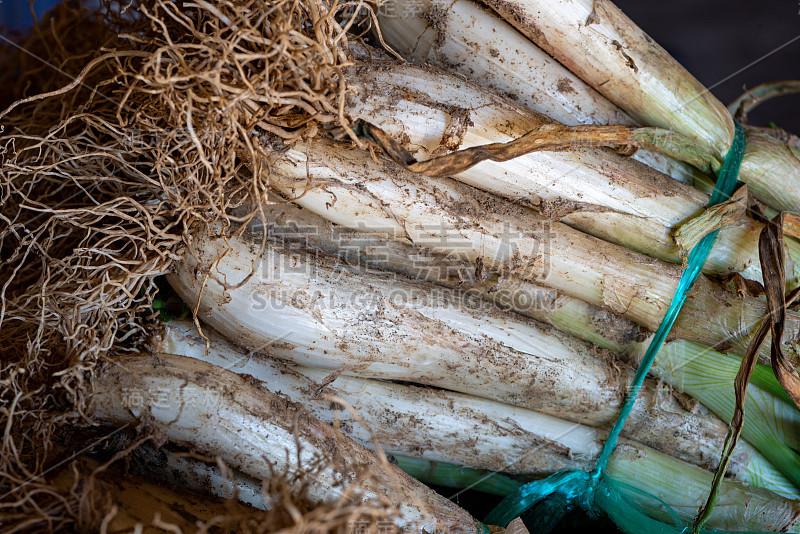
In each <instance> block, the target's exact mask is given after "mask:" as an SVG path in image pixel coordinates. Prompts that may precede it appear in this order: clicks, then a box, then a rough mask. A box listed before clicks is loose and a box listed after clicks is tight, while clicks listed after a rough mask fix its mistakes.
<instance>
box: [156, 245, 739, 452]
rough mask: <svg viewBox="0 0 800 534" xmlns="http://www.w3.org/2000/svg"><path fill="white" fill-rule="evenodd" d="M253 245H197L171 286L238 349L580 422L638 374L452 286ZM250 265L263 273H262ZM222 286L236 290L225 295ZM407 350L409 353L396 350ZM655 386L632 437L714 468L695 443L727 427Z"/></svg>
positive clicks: (646, 393) (589, 421)
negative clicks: (674, 402) (665, 399)
mask: <svg viewBox="0 0 800 534" xmlns="http://www.w3.org/2000/svg"><path fill="white" fill-rule="evenodd" d="M252 237H253V239H243V238H238V237H237V238H230V239H226V238H215V237H211V236H203V235H196V236H195V237H194V239H193V245H192V247H191V248H190V250H189V253H188V254H187V256H186V258H185V259H184V260H183V261H182V262H181V263H180V264H179V265H178V266H177V267H176V271H175V273H174V274H173V275H169V278H168V279H169V281H170V283H171V284H172V286H173V287H174V288H175V290H176V291H177V292H178V294H179V295H180V296H181V297H182V298H183V299H184V301H185V302H187V303H189V305H190V306H192V307H194V306H195V304H197V307H196V310H197V315H198V317H199V318H201V319H202V320H204V321H205V322H207V323H208V324H210V325H211V326H212V327H214V328H215V329H216V330H217V331H219V332H221V333H222V334H223V335H224V336H226V337H227V338H228V339H234V340H236V342H237V343H238V344H240V345H242V346H245V347H247V348H248V349H250V350H254V351H256V352H267V353H269V354H270V355H272V356H275V357H278V358H282V359H286V360H289V361H293V362H295V363H298V364H300V365H305V366H311V367H321V368H327V369H336V370H343V372H344V373H346V374H350V375H357V376H362V377H372V378H383V379H396V380H407V381H412V382H416V383H421V384H427V385H432V386H436V387H440V388H444V389H448V390H452V391H459V392H462V393H467V394H471V395H475V396H479V397H484V398H489V399H493V400H497V401H500V402H503V403H506V404H511V405H514V406H520V407H524V408H528V409H531V410H536V411H540V412H542V413H546V414H551V415H556V416H558V417H559V418H563V419H568V420H571V421H574V422H577V423H581V424H586V425H592V426H605V425H610V424H611V423H612V422H613V421H614V419H615V418H616V416H617V413H618V410H619V407H620V404H621V401H622V398H623V397H624V394H625V392H626V391H627V388H628V385H629V383H630V379H631V377H632V374H633V370H632V369H631V368H630V367H627V366H621V367H618V366H617V365H616V364H615V363H614V357H613V355H612V354H611V353H608V352H605V351H602V350H600V349H597V348H596V347H593V346H591V345H589V344H587V343H585V342H582V341H579V340H577V339H575V338H573V337H570V336H566V335H563V334H561V333H558V332H554V331H550V329H546V328H542V325H540V324H538V323H535V322H533V321H530V320H523V319H522V318H520V317H517V316H514V315H512V314H506V313H502V312H501V311H500V310H498V309H496V308H495V307H494V306H492V305H490V304H488V303H485V302H483V301H481V300H480V299H479V298H472V299H470V300H468V301H465V300H464V299H465V297H466V295H465V294H463V293H460V292H458V291H452V290H449V289H447V288H436V287H435V286H430V285H427V284H418V283H412V282H411V281H408V280H403V279H401V278H399V277H397V276H392V275H385V274H383V275H382V274H378V273H374V272H365V271H364V270H361V269H357V268H352V267H348V266H344V265H335V264H333V263H332V262H329V261H326V259H324V258H321V257H318V258H314V257H312V256H310V255H307V254H304V253H302V252H298V253H296V254H292V253H287V251H285V250H279V249H277V248H275V247H273V246H272V245H270V244H268V245H267V247H266V249H265V250H264V251H263V252H262V254H261V255H260V256H259V255H257V252H258V243H259V239H258V236H257V235H255V236H252ZM250 266H253V267H255V271H254V272H253V274H252V275H249V273H250ZM221 282H223V283H224V284H225V285H226V286H227V287H225V286H223V285H222V283H221ZM399 346H402V348H403V350H402V352H401V353H398V352H397V348H398V347H399ZM657 392H658V387H657V385H656V383H655V382H653V381H647V382H646V384H645V386H644V388H643V390H642V393H641V402H639V403H637V404H636V407H635V408H634V411H633V413H632V415H631V420H630V423H629V424H628V425H627V426H626V429H625V435H626V437H629V438H630V439H633V440H635V441H638V442H640V443H643V444H646V445H649V446H652V447H653V448H656V449H659V450H662V451H666V452H668V453H670V454H674V455H675V456H677V457H679V458H681V459H685V460H687V461H691V462H693V463H696V464H699V465H704V464H705V463H706V462H707V461H708V458H709V456H712V455H713V454H714V453H716V451H708V450H703V449H701V448H698V446H697V438H696V435H697V434H702V435H708V436H716V437H721V436H722V435H724V433H725V431H724V427H725V425H724V424H722V423H721V422H719V421H717V420H711V419H708V418H706V417H703V416H700V415H696V414H691V413H689V412H686V411H683V410H681V409H680V408H678V407H677V406H669V403H667V405H665V406H660V404H659V403H658V402H653V400H652V399H657V398H658V393H657Z"/></svg>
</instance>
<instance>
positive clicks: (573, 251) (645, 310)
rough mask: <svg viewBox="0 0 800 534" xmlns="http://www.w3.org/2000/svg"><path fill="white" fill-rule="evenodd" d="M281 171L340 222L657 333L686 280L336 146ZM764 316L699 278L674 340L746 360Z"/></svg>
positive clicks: (791, 328) (795, 324)
mask: <svg viewBox="0 0 800 534" xmlns="http://www.w3.org/2000/svg"><path fill="white" fill-rule="evenodd" d="M273 170H274V175H273V176H272V177H271V180H272V185H273V187H274V188H276V189H278V190H279V191H281V192H282V193H283V194H284V195H286V196H287V197H288V198H293V199H295V202H296V203H297V204H299V205H301V206H303V207H305V208H308V209H309V210H311V211H314V212H316V213H317V214H319V215H322V216H323V217H325V218H327V219H328V220H330V221H332V222H334V223H337V224H340V225H342V226H346V227H349V228H353V229H361V230H363V229H371V230H379V231H384V232H388V233H390V234H392V235H394V236H397V238H398V239H402V240H404V241H406V242H409V243H414V244H416V245H419V246H421V247H424V248H428V249H430V250H433V251H435V252H438V253H442V254H450V255H455V256H458V257H462V258H465V259H467V260H470V261H473V262H476V264H477V265H478V266H479V267H480V268H481V269H484V270H486V271H494V272H498V273H504V274H508V273H513V274H515V275H517V276H518V277H520V278H523V279H526V280H528V281H532V282H534V283H540V284H545V285H548V286H550V287H552V288H553V289H556V290H559V291H561V292H563V293H565V294H567V295H570V296H573V297H575V298H579V299H582V300H585V301H586V302H588V303H590V304H593V305H595V306H600V307H606V308H609V309H610V310H612V311H615V312H617V313H620V314H622V315H624V316H625V317H628V318H629V319H632V320H634V321H635V322H637V323H639V324H641V325H643V326H645V327H647V328H650V329H652V330H655V329H656V328H657V327H658V324H659V323H660V322H661V318H662V316H663V314H664V312H665V310H666V308H667V306H668V304H669V302H670V301H671V300H672V296H673V295H674V292H675V288H676V287H677V285H678V280H679V278H680V273H681V270H680V267H679V266H677V265H672V264H668V263H664V262H660V261H658V260H655V259H652V258H649V257H646V256H643V255H641V254H638V253H636V252H633V251H630V250H628V249H625V248H623V247H620V246H617V245H613V244H611V243H608V242H605V241H602V240H599V239H596V238H593V237H591V236H588V235H586V234H583V233H581V232H578V231H576V230H573V229H572V228H570V227H568V226H566V225H564V224H561V223H552V222H551V221H550V220H549V219H546V218H543V217H541V216H540V215H538V214H536V213H534V212H533V211H531V210H529V209H526V208H524V207H522V206H520V205H518V204H515V203H512V202H508V201H504V200H503V199H500V198H497V197H495V196H493V195H489V194H485V193H482V192H480V191H477V190H475V189H473V188H471V187H467V186H465V185H463V184H459V183H457V182H455V181H453V180H449V179H437V180H432V179H428V178H424V177H420V176H417V175H413V174H412V173H408V172H403V171H402V169H400V168H398V167H397V166H396V165H392V164H388V163H381V162H376V161H373V160H372V159H371V158H370V157H369V155H368V154H366V153H364V152H362V151H356V150H352V151H349V150H346V149H343V148H342V147H341V146H338V145H335V144H332V143H329V142H324V141H316V142H314V143H313V144H309V145H306V144H298V145H297V146H296V147H294V148H292V149H290V150H288V151H287V152H286V153H285V154H284V156H283V158H282V159H281V160H279V161H277V162H275V164H274V165H273ZM670 182H671V183H677V182H674V181H670ZM712 310H713V311H712ZM765 312H766V308H765V304H764V302H763V301H761V300H759V299H756V298H751V297H739V296H738V295H737V294H736V293H735V292H734V291H733V290H732V289H729V288H727V287H724V286H722V285H720V284H716V283H713V282H711V281H709V280H707V279H705V278H702V277H701V278H700V279H699V280H698V282H697V283H696V284H695V286H694V288H693V290H692V293H691V295H690V296H689V298H688V299H687V301H686V304H685V305H684V307H683V310H682V312H681V315H680V316H679V318H678V320H677V321H676V323H675V326H674V327H673V335H674V336H675V337H677V338H681V339H687V340H690V341H695V342H697V343H701V344H704V345H709V346H720V345H721V344H726V345H728V346H732V347H734V349H738V350H739V351H740V352H739V353H740V354H743V353H744V350H745V347H746V343H747V340H746V339H744V338H746V337H747V336H748V335H749V334H750V332H751V331H752V329H753V328H754V326H755V325H757V324H758V322H759V321H760V320H761V318H762V317H763V314H764V313H765ZM786 331H787V335H786V337H785V339H787V340H788V339H791V338H792V337H793V336H794V335H795V334H796V333H797V332H798V331H800V317H798V315H797V314H796V313H793V312H789V313H787V323H786ZM787 353H788V354H793V352H792V351H791V350H787ZM762 355H764V357H765V358H766V359H767V360H768V359H769V355H768V349H762Z"/></svg>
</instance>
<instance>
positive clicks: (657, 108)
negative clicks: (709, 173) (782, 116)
mask: <svg viewBox="0 0 800 534" xmlns="http://www.w3.org/2000/svg"><path fill="white" fill-rule="evenodd" d="M482 1H483V2H484V3H485V4H487V5H489V6H491V7H492V8H493V9H494V10H496V11H497V12H498V13H499V14H500V15H501V16H502V17H503V18H505V19H506V20H507V21H508V22H509V23H511V24H512V25H514V27H516V28H517V29H518V30H519V31H520V32H522V33H523V34H525V35H526V36H527V37H528V38H529V39H531V40H532V41H533V42H535V43H536V44H537V45H538V46H540V47H541V48H542V49H544V50H545V51H546V52H547V53H549V54H550V55H551V56H553V57H554V58H555V59H556V60H558V61H559V62H561V64H563V65H564V66H565V67H567V68H568V69H569V70H571V71H572V72H574V73H575V74H577V75H578V76H580V78H581V79H583V80H584V81H586V82H587V83H589V84H590V85H592V86H593V87H594V88H596V89H597V90H598V91H599V92H600V93H602V94H603V95H604V96H605V97H606V98H608V99H609V100H610V101H611V102H613V103H615V104H616V105H618V106H619V107H621V108H622V109H624V110H625V111H627V112H628V113H629V114H630V115H631V116H632V117H633V118H635V119H636V120H638V121H640V122H641V123H643V124H647V125H651V126H659V127H662V128H668V129H671V130H674V131H676V132H679V133H681V134H683V135H685V136H688V137H691V138H694V139H696V140H697V141H698V142H699V143H702V144H704V145H706V146H707V147H708V148H710V149H711V150H714V151H715V153H716V154H717V155H718V157H719V159H720V160H721V159H722V158H723V156H724V155H725V154H726V152H727V150H728V148H729V147H730V145H731V141H732V139H733V120H732V118H731V116H730V114H729V113H728V110H727V109H726V108H725V106H724V105H723V104H722V103H721V102H719V101H718V100H717V99H716V98H715V97H714V95H713V94H711V92H710V91H708V90H707V89H706V88H705V87H703V85H702V84H701V83H700V82H698V81H697V80H696V79H695V78H694V77H693V76H692V75H691V74H689V72H687V71H686V69H685V68H684V67H682V66H681V65H680V64H679V63H678V62H677V61H675V59H673V58H672V57H671V56H670V55H669V54H668V53H667V52H666V51H665V50H664V49H663V48H661V47H660V46H659V45H658V44H657V43H656V42H655V41H653V39H651V38H650V37H649V36H648V35H646V34H645V33H644V32H643V31H642V30H641V29H640V28H639V27H638V26H636V24H635V23H634V22H633V21H631V20H630V19H629V18H628V17H626V16H625V14H624V13H622V11H620V10H619V8H617V7H616V6H615V5H614V4H613V3H612V2H610V1H609V0H557V1H552V0H514V1H510V0H482ZM778 169H780V171H778ZM740 178H741V179H742V180H743V181H744V182H746V183H747V185H748V187H749V188H750V190H751V191H752V192H753V193H754V194H755V195H756V196H758V197H759V198H760V199H761V200H763V201H764V202H766V203H767V204H769V205H770V206H772V207H774V208H777V209H779V210H784V211H794V210H797V209H798V207H800V151H798V150H797V149H796V148H795V147H791V146H787V145H784V144H783V143H780V142H779V141H776V140H775V139H772V138H770V137H768V136H764V135H760V134H757V133H753V132H750V134H749V135H748V147H747V152H746V154H745V157H744V161H743V162H742V168H741V172H740Z"/></svg>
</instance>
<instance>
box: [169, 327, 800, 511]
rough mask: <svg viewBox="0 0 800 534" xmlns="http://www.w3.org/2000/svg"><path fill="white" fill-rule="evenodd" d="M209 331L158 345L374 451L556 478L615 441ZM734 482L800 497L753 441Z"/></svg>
mask: <svg viewBox="0 0 800 534" xmlns="http://www.w3.org/2000/svg"><path fill="white" fill-rule="evenodd" d="M203 333H204V335H205V336H206V338H207V339H208V340H209V342H210V343H209V346H208V350H207V348H206V340H205V339H203V337H201V336H200V335H199V333H198V331H197V330H196V328H195V327H194V325H193V324H191V323H189V322H187V321H172V322H170V323H168V324H165V325H164V327H163V333H162V334H161V335H160V336H158V339H157V341H156V342H155V343H154V347H155V349H156V350H158V351H163V352H167V353H171V354H179V355H181V356H188V357H192V358H197V359H199V360H203V361H205V362H208V363H211V364H213V365H216V366H218V367H222V368H224V369H228V370H230V371H233V372H235V373H238V374H247V375H250V376H252V377H254V378H256V379H257V380H260V381H261V382H263V383H265V384H267V385H268V387H269V389H270V390H271V391H274V392H276V393H278V394H280V395H283V396H285V397H286V398H287V399H289V400H291V401H293V402H297V403H302V404H303V405H305V406H306V407H307V408H308V409H309V411H310V412H311V413H312V414H313V415H314V416H315V417H317V418H319V419H320V420H321V421H324V422H327V423H331V424H333V423H334V422H335V421H337V420H338V421H339V423H340V428H341V429H342V431H343V432H345V433H346V434H347V435H348V436H349V437H351V438H352V439H354V440H356V441H358V442H359V443H361V444H363V445H365V446H366V447H368V448H370V447H371V446H372V445H373V443H375V442H377V443H378V444H380V446H381V447H382V448H383V449H384V450H385V451H386V452H387V453H391V454H401V455H405V456H413V457H420V458H424V459H427V460H432V461H437V462H447V463H451V464H452V463H457V464H459V465H467V466H471V467H476V468H480V469H487V470H490V471H502V472H506V473H511V474H518V475H535V476H546V475H550V474H553V473H555V472H557V471H559V470H562V469H581V470H590V469H591V468H592V467H593V466H594V462H595V461H596V459H597V456H598V454H599V452H600V449H601V448H602V442H603V440H604V439H605V434H606V433H605V432H603V431H601V430H596V429H594V428H591V427H587V426H583V425H578V424H575V423H571V422H569V421H564V420H562V419H558V418H555V417H552V416H548V415H545V414H540V413H537V412H534V411H531V410H526V409H523V408H517V407H513V406H509V405H506V404H501V403H498V402H495V401H491V400H487V399H482V398H478V397H473V396H469V395H463V394H459V393H454V392H451V391H443V390H434V389H428V388H419V387H413V386H408V385H402V384H395V383H390V382H382V381H376V380H371V379H365V378H358V377H353V376H346V375H331V372H330V371H326V370H322V369H314V368H309V367H303V366H297V365H287V364H285V363H283V362H280V361H278V360H274V359H271V358H269V357H267V356H264V355H261V354H256V353H253V352H251V351H247V350H245V349H242V348H239V347H236V346H234V345H233V344H232V343H230V342H228V341H226V340H225V339H224V338H222V336H220V335H219V334H217V333H216V332H214V331H213V330H212V329H210V328H208V327H204V328H203ZM328 396H334V397H337V398H340V399H343V400H344V401H346V402H347V403H348V404H349V405H350V406H351V407H352V408H353V409H354V411H355V413H356V414H357V415H358V417H359V418H360V420H361V421H363V423H364V424H365V425H366V427H367V428H364V426H362V425H361V424H359V422H357V421H355V420H354V419H353V417H352V416H351V414H350V413H349V412H340V410H339V409H337V408H336V407H335V405H333V404H332V403H331V402H330V400H329V398H328ZM666 404H667V403H664V402H662V403H661V408H662V409H665V410H667V409H669V410H670V411H672V412H674V413H675V414H676V415H678V416H680V415H679V414H680V413H681V412H682V411H683V410H682V409H681V408H679V407H677V406H674V405H673V406H672V407H671V408H668V407H667V406H666ZM487 422H491V423H487ZM487 425H489V426H487ZM719 426H720V429H722V428H723V427H724V425H721V424H720V425H719ZM667 431H669V429H667ZM694 438H695V440H696V447H697V449H698V450H701V451H704V452H705V453H706V454H708V455H709V460H710V464H711V465H714V464H715V462H717V461H718V453H717V451H718V450H719V446H720V436H711V435H708V434H705V433H698V434H697V435H696V436H694ZM676 461H677V460H676ZM729 476H732V477H734V478H735V479H738V480H741V481H743V482H745V483H747V484H748V485H751V486H756V487H762V488H766V489H769V490H770V491H773V492H776V493H778V494H780V495H783V496H786V497H790V498H797V497H800V493H798V491H797V490H796V489H795V488H794V486H793V485H792V483H791V482H789V481H788V480H786V478H785V477H783V476H782V475H781V474H780V473H779V472H778V471H777V470H776V469H775V468H774V467H773V466H772V465H770V464H769V462H767V461H766V460H765V459H764V458H763V456H761V454H760V453H758V452H757V451H755V449H753V448H752V447H751V446H750V445H749V444H747V443H746V442H745V441H741V442H740V443H739V446H738V447H737V449H736V453H735V458H734V461H733V462H732V465H731V467H730V468H729ZM642 489H644V488H642Z"/></svg>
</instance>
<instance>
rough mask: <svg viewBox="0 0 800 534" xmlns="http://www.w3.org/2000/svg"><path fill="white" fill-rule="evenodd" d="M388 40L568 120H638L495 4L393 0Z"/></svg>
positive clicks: (654, 158) (682, 172) (685, 178)
mask: <svg viewBox="0 0 800 534" xmlns="http://www.w3.org/2000/svg"><path fill="white" fill-rule="evenodd" d="M378 19H379V22H380V30H381V35H382V37H383V39H384V41H385V42H386V43H387V44H388V45H389V46H391V47H392V48H393V49H394V50H395V51H396V52H398V53H399V54H400V55H402V56H403V57H404V58H405V59H407V60H409V61H412V62H414V63H417V64H422V63H429V64H432V65H435V66H437V67H440V68H442V70H449V71H452V72H458V73H459V74H462V75H464V76H466V77H467V78H469V79H470V80H473V81H475V82H477V83H479V84H480V85H482V86H483V87H487V88H489V89H492V90H494V91H496V92H498V93H499V94H503V95H507V96H508V97H509V98H511V99H512V100H515V101H516V102H519V103H520V104H522V105H524V106H527V107H529V108H531V109H533V110H535V111H537V112H539V113H542V114H543V115H546V116H548V117H550V118H551V119H553V120H556V121H558V122H560V123H562V124H567V125H578V124H624V125H635V124H636V123H635V121H634V120H633V119H631V118H630V117H629V116H628V115H627V114H626V113H625V112H623V111H621V110H620V109H619V108H618V107H617V106H615V105H614V104H612V103H611V102H609V101H608V100H607V99H606V98H605V97H604V96H602V95H601V94H600V93H598V92H597V91H595V90H594V89H593V88H592V87H590V86H589V85H588V84H586V83H585V82H584V81H583V80H581V79H580V78H578V77H577V76H575V75H574V74H573V73H571V72H570V71H569V70H567V69H566V68H564V66H563V65H561V64H560V63H558V62H557V61H555V60H553V58H551V57H550V56H548V55H547V54H546V53H544V52H543V51H542V50H541V49H540V48H539V47H537V46H536V45H535V44H533V43H532V42H531V41H530V40H528V39H527V38H526V37H525V36H523V35H521V34H520V33H519V32H518V31H517V30H516V29H514V28H513V27H512V26H511V25H509V24H508V23H507V22H505V21H504V20H503V19H501V18H500V17H499V16H498V15H497V14H496V13H494V12H493V11H491V10H490V9H488V8H486V7H484V6H482V5H480V4H477V3H475V2H473V1H472V0H455V1H452V0H419V1H416V2H414V3H413V5H411V4H408V3H406V2H404V1H402V0H390V1H388V2H384V3H382V4H381V7H380V9H379V10H378ZM633 158H634V159H636V160H638V161H641V162H642V163H644V164H646V165H649V166H650V167H653V168H654V169H656V170H658V171H660V172H663V173H664V174H667V175H669V176H671V177H672V178H675V179H677V180H680V181H682V182H685V183H688V184H692V183H693V182H694V180H695V178H697V177H699V176H700V172H699V171H697V170H696V169H694V168H693V167H691V166H689V165H687V164H685V163H683V162H679V161H675V160H672V159H670V158H668V157H666V156H663V155H661V154H657V153H655V152H650V151H646V150H640V151H638V152H637V153H636V154H634V155H633Z"/></svg>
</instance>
